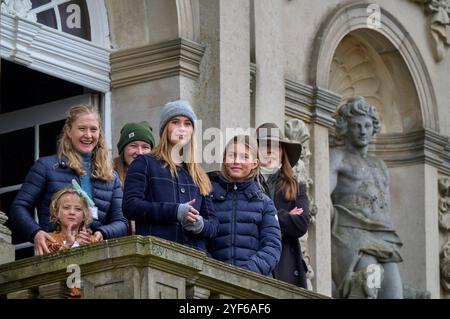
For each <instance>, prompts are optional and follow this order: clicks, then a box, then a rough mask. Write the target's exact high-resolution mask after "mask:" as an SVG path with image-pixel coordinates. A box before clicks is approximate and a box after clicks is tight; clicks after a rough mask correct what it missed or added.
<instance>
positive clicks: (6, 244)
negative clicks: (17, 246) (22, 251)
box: [0, 211, 15, 264]
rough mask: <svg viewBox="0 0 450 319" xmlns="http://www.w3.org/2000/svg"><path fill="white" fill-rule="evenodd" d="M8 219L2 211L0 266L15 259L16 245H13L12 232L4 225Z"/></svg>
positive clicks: (0, 214) (0, 213)
mask: <svg viewBox="0 0 450 319" xmlns="http://www.w3.org/2000/svg"><path fill="white" fill-rule="evenodd" d="M7 220H8V217H7V216H6V215H5V213H3V212H2V211H0V264H5V263H8V262H11V261H14V259H15V251H14V245H12V244H11V231H10V230H9V229H8V228H7V227H6V226H5V225H4V224H5V223H6V221H7Z"/></svg>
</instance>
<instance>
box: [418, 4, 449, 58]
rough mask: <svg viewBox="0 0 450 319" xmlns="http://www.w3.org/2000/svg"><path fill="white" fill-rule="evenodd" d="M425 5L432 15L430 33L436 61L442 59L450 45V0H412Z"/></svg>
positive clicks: (427, 11) (428, 12)
mask: <svg viewBox="0 0 450 319" xmlns="http://www.w3.org/2000/svg"><path fill="white" fill-rule="evenodd" d="M411 1H413V2H418V3H421V4H423V5H425V12H426V13H427V14H429V15H430V20H429V23H430V33H431V36H432V38H433V41H434V47H433V53H434V57H435V60H436V61H438V62H439V61H441V60H442V59H443V58H444V57H445V55H446V51H447V49H448V47H449V46H450V31H449V28H450V1H449V0H411Z"/></svg>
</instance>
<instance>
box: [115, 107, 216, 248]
mask: <svg viewBox="0 0 450 319" xmlns="http://www.w3.org/2000/svg"><path fill="white" fill-rule="evenodd" d="M196 120H197V117H196V115H195V113H194V111H193V110H192V107H191V105H190V104H189V103H188V102H187V101H183V100H178V101H173V102H169V103H167V104H166V105H165V106H164V108H163V110H162V113H161V118H160V127H159V135H160V142H159V145H158V146H157V147H156V148H155V149H154V150H153V151H152V153H151V154H150V155H145V156H139V157H137V158H136V159H135V160H134V161H133V163H132V164H131V166H130V167H129V168H128V172H127V178H126V180H125V188H124V202H123V211H124V214H125V216H126V217H127V218H128V219H132V220H135V222H136V234H138V235H152V236H157V237H161V238H164V239H167V240H171V241H174V242H178V243H181V244H184V245H187V246H190V247H193V248H196V249H199V250H202V251H204V252H207V249H206V242H207V240H210V239H212V238H214V237H215V235H216V232H217V226H218V221H217V217H216V215H215V212H214V208H213V206H212V203H211V198H210V196H209V193H210V192H211V182H210V181H209V178H208V176H207V175H206V173H205V172H204V170H203V169H202V168H201V166H200V165H199V164H198V163H197V161H196V158H195V135H194V129H195V125H196Z"/></svg>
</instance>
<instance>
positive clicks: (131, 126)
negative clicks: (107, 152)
mask: <svg viewBox="0 0 450 319" xmlns="http://www.w3.org/2000/svg"><path fill="white" fill-rule="evenodd" d="M154 147H155V138H154V137H153V129H152V127H151V126H150V124H149V123H148V122H146V121H142V122H139V123H127V124H125V125H124V126H123V127H122V129H121V130H120V139H119V142H118V143H117V150H118V151H119V156H117V157H116V158H114V170H115V171H116V172H117V174H118V175H119V180H120V184H121V186H122V189H123V187H124V184H125V176H126V175H127V171H128V167H130V165H131V163H132V162H133V161H134V160H135V158H136V157H138V156H139V155H143V154H150V152H151V151H152V148H154ZM128 222H129V228H128V234H129V235H134V234H135V233H136V225H135V222H134V220H129V221H128Z"/></svg>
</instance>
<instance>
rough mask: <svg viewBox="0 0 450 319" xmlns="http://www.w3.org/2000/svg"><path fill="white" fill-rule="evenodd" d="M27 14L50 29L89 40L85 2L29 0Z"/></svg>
mask: <svg viewBox="0 0 450 319" xmlns="http://www.w3.org/2000/svg"><path fill="white" fill-rule="evenodd" d="M31 3H32V8H31V10H30V12H29V14H32V15H35V16H36V20H37V22H39V23H42V24H44V25H46V26H49V27H51V28H54V29H57V30H59V31H62V32H65V33H69V34H72V35H74V36H77V37H80V38H83V39H86V40H89V41H90V40H91V30H90V27H89V25H90V22H89V14H88V10H87V6H86V1H85V0H31Z"/></svg>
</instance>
